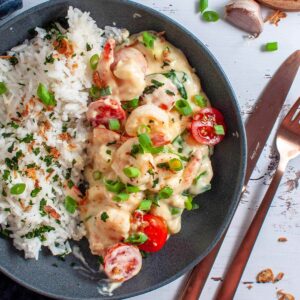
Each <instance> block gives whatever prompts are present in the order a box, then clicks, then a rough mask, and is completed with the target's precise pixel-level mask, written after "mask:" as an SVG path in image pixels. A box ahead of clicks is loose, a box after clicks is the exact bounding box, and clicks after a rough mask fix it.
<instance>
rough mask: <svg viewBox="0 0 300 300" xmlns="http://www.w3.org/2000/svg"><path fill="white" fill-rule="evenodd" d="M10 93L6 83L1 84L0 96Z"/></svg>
mask: <svg viewBox="0 0 300 300" xmlns="http://www.w3.org/2000/svg"><path fill="white" fill-rule="evenodd" d="M7 91H8V89H7V86H6V84H5V83H4V82H2V81H1V82H0V95H3V94H5V93H6V92H7Z"/></svg>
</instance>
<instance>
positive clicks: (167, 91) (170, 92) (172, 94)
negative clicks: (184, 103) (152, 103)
mask: <svg viewBox="0 0 300 300" xmlns="http://www.w3.org/2000/svg"><path fill="white" fill-rule="evenodd" d="M165 92H166V94H167V95H169V96H175V93H174V92H172V91H170V90H165Z"/></svg>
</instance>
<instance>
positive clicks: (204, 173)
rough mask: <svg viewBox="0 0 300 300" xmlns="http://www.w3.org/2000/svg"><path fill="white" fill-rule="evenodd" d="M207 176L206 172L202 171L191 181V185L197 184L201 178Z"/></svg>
mask: <svg viewBox="0 0 300 300" xmlns="http://www.w3.org/2000/svg"><path fill="white" fill-rule="evenodd" d="M206 174H207V171H204V172H202V173H200V174H199V175H198V176H197V177H195V179H194V180H193V184H197V182H198V180H199V179H200V178H201V177H202V176H205V175H206Z"/></svg>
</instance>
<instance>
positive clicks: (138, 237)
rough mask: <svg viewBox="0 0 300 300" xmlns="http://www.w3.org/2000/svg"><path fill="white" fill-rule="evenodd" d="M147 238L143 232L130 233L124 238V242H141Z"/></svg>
mask: <svg viewBox="0 0 300 300" xmlns="http://www.w3.org/2000/svg"><path fill="white" fill-rule="evenodd" d="M147 240H148V236H147V235H146V234H145V233H143V232H137V233H134V234H131V235H130V236H129V237H128V238H127V239H125V240H124V242H125V243H130V244H139V245H140V244H143V243H145V242H146V241H147Z"/></svg>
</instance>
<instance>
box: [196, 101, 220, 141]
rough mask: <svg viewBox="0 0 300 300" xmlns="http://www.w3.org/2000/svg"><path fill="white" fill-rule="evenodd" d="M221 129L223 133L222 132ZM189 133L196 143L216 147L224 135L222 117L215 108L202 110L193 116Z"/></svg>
mask: <svg viewBox="0 0 300 300" xmlns="http://www.w3.org/2000/svg"><path fill="white" fill-rule="evenodd" d="M220 125H221V126H220ZM222 128H223V131H224V132H222ZM217 129H219V131H218V130H217ZM220 129H221V130H220ZM191 131H192V136H193V138H194V139H195V140H196V141H197V142H198V143H201V144H205V145H211V146H213V145H216V144H218V143H220V142H221V141H222V140H223V138H224V135H225V123H224V117H223V115H222V113H221V112H220V111H218V110H217V109H215V108H212V107H207V108H203V109H201V110H200V111H199V112H198V113H197V114H196V115H194V117H193V120H192V125H191ZM220 131H221V132H220Z"/></svg>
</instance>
